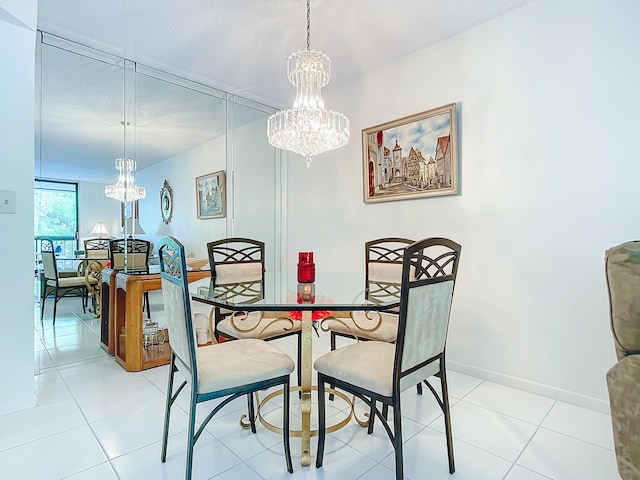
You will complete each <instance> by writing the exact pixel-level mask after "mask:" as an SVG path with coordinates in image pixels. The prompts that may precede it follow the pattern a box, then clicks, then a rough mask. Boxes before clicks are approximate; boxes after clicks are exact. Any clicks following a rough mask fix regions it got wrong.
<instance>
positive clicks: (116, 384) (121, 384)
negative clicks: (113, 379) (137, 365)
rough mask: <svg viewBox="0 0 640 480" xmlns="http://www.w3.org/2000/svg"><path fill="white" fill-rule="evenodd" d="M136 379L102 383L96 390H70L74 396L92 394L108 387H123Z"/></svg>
mask: <svg viewBox="0 0 640 480" xmlns="http://www.w3.org/2000/svg"><path fill="white" fill-rule="evenodd" d="M75 376H76V375H71V377H75ZM65 378H70V377H65ZM136 381H137V379H133V380H130V381H127V382H124V383H115V384H112V385H102V386H101V387H100V388H97V389H96V390H93V389H92V390H87V391H83V392H77V393H75V392H74V391H72V390H70V392H69V393H71V395H72V396H74V397H75V396H78V397H82V396H84V395H91V394H94V393H97V392H99V391H101V390H106V389H108V388H113V387H121V386H124V385H129V384H131V383H134V382H136ZM67 388H68V387H67Z"/></svg>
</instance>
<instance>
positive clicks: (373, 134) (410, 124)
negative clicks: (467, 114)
mask: <svg viewBox="0 0 640 480" xmlns="http://www.w3.org/2000/svg"><path fill="white" fill-rule="evenodd" d="M457 133H458V132H457V126H456V105H455V103H452V104H450V105H445V106H443V107H439V108H435V109H433V110H429V111H426V112H422V113H417V114H415V115H411V116H408V117H404V118H401V119H399V120H394V121H392V122H388V123H384V124H382V125H376V126H375V127H370V128H366V129H364V130H363V131H362V157H363V158H362V161H363V176H364V179H363V180H364V181H363V183H364V201H365V203H372V202H385V201H391V200H406V199H410V198H417V197H435V196H440V195H453V194H455V193H457V192H458V136H457Z"/></svg>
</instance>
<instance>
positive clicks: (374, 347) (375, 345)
mask: <svg viewBox="0 0 640 480" xmlns="http://www.w3.org/2000/svg"><path fill="white" fill-rule="evenodd" d="M395 352H396V346H395V345H394V344H393V343H387V342H359V343H354V344H353V345H347V346H346V347H342V348H338V349H337V350H333V351H332V352H329V353H327V354H326V355H323V356H322V357H320V358H318V359H317V360H316V361H315V363H314V364H313V368H315V369H316V370H317V371H318V372H320V373H323V374H325V375H328V376H330V377H333V378H337V379H338V380H344V381H345V382H348V383H350V384H352V385H357V386H359V387H362V388H365V389H367V390H370V391H372V392H375V393H378V394H380V395H385V396H388V397H390V396H391V395H392V394H393V362H394V356H395ZM438 370H439V365H438V362H433V363H430V364H429V365H427V366H426V367H423V368H421V369H420V370H419V374H418V377H419V378H418V380H417V381H416V380H414V379H413V377H412V376H411V375H409V376H407V380H401V381H400V389H401V391H404V390H406V389H408V388H409V387H412V386H413V385H415V384H416V383H417V382H419V381H422V379H425V378H429V377H430V376H432V375H434V374H436V373H438ZM410 376H411V377H412V378H411V379H409V378H408V377H410Z"/></svg>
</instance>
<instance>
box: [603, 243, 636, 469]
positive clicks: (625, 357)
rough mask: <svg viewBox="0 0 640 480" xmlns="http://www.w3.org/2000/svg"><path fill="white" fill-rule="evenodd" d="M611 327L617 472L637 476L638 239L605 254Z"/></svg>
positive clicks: (611, 397) (610, 382)
mask: <svg viewBox="0 0 640 480" xmlns="http://www.w3.org/2000/svg"><path fill="white" fill-rule="evenodd" d="M605 264H606V275H607V286H608V289H609V306H610V317H611V330H612V332H613V339H614V343H615V348H616V355H617V357H618V362H617V363H616V364H615V365H614V366H613V367H611V369H610V370H609V371H608V372H607V388H608V390H609V403H610V405H611V421H612V425H613V440H614V444H615V449H616V458H617V461H618V473H619V474H620V477H621V478H622V479H623V480H632V479H634V480H637V479H638V478H640V241H635V242H626V243H623V244H621V245H618V246H617V247H613V248H610V249H609V250H607V252H606V254H605Z"/></svg>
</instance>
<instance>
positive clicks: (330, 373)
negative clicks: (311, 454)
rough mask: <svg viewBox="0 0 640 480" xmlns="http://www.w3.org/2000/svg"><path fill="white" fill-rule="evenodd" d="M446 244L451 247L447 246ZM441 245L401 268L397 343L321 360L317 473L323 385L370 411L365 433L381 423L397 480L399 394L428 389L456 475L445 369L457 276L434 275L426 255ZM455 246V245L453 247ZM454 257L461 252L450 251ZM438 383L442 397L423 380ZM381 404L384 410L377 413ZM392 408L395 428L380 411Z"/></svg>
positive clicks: (417, 252)
mask: <svg viewBox="0 0 640 480" xmlns="http://www.w3.org/2000/svg"><path fill="white" fill-rule="evenodd" d="M449 242H450V241H449ZM438 243H441V239H425V240H421V241H418V242H416V243H414V244H412V245H410V246H408V247H407V248H406V249H405V251H404V256H403V262H402V277H401V278H402V280H401V285H400V310H399V314H398V330H397V336H396V341H395V343H389V342H383V341H375V340H373V341H369V342H358V343H354V344H350V345H347V346H345V347H342V348H339V349H337V350H333V351H331V352H329V353H327V354H325V355H323V356H321V357H319V358H318V359H317V360H316V361H315V363H314V368H315V369H316V371H317V372H318V417H319V418H318V452H317V456H316V467H317V468H319V467H321V466H322V463H323V457H324V445H325V437H326V400H325V384H329V385H334V386H335V387H336V388H339V389H341V390H346V391H347V392H350V393H351V394H353V395H355V396H356V397H358V398H359V399H361V400H362V401H364V403H365V404H367V405H368V406H369V407H370V409H371V413H370V418H369V430H368V433H372V432H373V427H374V420H375V417H378V418H379V419H380V421H381V422H382V424H383V426H384V429H385V431H386V432H387V435H388V436H389V439H390V440H391V442H392V443H393V448H394V451H395V469H396V479H398V480H401V479H402V478H403V455H402V409H401V401H400V394H401V393H402V392H403V391H405V390H407V389H408V388H410V387H412V386H413V385H416V384H418V383H421V382H422V381H424V383H425V384H426V385H427V386H428V387H429V389H430V390H431V392H432V393H433V395H434V396H435V398H436V401H437V402H438V405H439V406H440V408H441V409H442V412H443V414H444V423H445V433H446V438H447V454H448V457H449V473H453V472H454V471H455V463H454V458H453V440H452V434H451V419H450V414H449V394H448V388H447V375H446V368H445V350H446V343H447V331H448V326H449V317H450V313H451V303H452V300H453V291H454V286H455V282H456V275H457V274H456V272H455V271H454V272H451V273H447V274H441V275H437V276H436V275H434V273H433V271H432V270H433V258H432V255H431V253H430V252H429V250H430V249H431V247H433V245H434V244H438ZM451 243H453V242H451ZM453 247H455V251H456V257H459V254H460V249H461V247H460V246H459V245H458V244H455V245H453ZM433 375H435V376H437V377H439V378H440V386H441V392H442V394H441V396H439V395H438V393H437V392H436V390H435V388H434V387H433V386H432V385H431V383H429V382H428V381H427V380H424V379H426V378H429V377H431V376H433ZM377 402H380V403H381V404H382V405H383V410H382V411H381V410H380V409H378V408H377V406H376V404H377ZM388 407H392V408H393V426H390V425H389V422H388V421H387V418H386V415H385V413H384V408H388Z"/></svg>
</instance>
